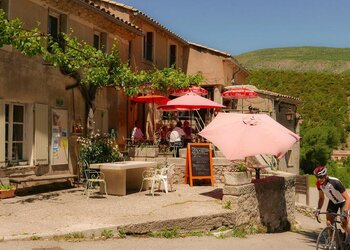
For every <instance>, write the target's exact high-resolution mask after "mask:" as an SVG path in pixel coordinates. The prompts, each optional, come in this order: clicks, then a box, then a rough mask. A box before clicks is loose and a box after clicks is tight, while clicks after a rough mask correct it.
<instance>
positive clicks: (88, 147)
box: [78, 133, 123, 164]
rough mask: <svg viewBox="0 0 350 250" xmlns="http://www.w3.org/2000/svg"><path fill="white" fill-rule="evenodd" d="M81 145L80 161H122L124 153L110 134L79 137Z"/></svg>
mask: <svg viewBox="0 0 350 250" xmlns="http://www.w3.org/2000/svg"><path fill="white" fill-rule="evenodd" d="M78 142H79V145H80V148H79V156H78V161H79V162H80V163H84V161H86V162H87V163H89V164H90V163H100V162H116V161H122V160H123V155H122V154H121V153H120V151H119V149H118V145H116V144H115V143H114V140H113V138H111V137H110V136H109V135H108V134H104V135H100V134H99V133H96V134H91V135H90V136H88V137H79V138H78Z"/></svg>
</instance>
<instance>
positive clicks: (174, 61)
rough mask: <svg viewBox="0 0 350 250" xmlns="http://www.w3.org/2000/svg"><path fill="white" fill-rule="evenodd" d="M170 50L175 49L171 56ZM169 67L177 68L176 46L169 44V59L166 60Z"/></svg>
mask: <svg viewBox="0 0 350 250" xmlns="http://www.w3.org/2000/svg"><path fill="white" fill-rule="evenodd" d="M172 48H175V53H174V54H172ZM168 64H169V67H172V66H174V67H175V68H176V66H177V45H176V44H170V45H169V59H168Z"/></svg>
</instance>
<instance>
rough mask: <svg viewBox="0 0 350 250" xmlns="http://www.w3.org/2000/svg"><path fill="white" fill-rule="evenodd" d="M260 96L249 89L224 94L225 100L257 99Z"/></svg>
mask: <svg viewBox="0 0 350 250" xmlns="http://www.w3.org/2000/svg"><path fill="white" fill-rule="evenodd" d="M256 97H258V94H257V93H256V92H254V91H253V90H250V89H247V88H234V89H230V90H227V91H225V92H224V93H222V98H224V99H249V98H256Z"/></svg>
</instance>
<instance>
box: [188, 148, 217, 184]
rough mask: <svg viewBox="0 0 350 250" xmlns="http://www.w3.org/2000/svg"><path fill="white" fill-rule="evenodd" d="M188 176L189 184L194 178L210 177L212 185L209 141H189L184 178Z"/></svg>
mask: <svg viewBox="0 0 350 250" xmlns="http://www.w3.org/2000/svg"><path fill="white" fill-rule="evenodd" d="M188 176H189V178H190V185H191V186H192V185H193V180H194V179H200V180H202V179H210V180H211V184H212V186H214V177H213V163H212V153H211V147H210V144H209V143H189V144H188V145H187V158H186V173H185V179H186V182H187V178H188Z"/></svg>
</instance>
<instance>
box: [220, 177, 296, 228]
mask: <svg viewBox="0 0 350 250" xmlns="http://www.w3.org/2000/svg"><path fill="white" fill-rule="evenodd" d="M230 175H231V174H225V186H224V189H223V206H224V207H230V208H231V209H232V210H233V211H234V212H235V213H236V214H237V216H235V218H236V221H235V223H234V225H235V226H263V227H265V228H266V230H267V232H280V231H285V230H289V229H290V227H291V225H292V224H295V214H294V211H295V176H294V175H291V174H286V173H278V174H277V175H275V176H270V177H266V178H264V179H258V180H254V183H247V184H239V185H237V184H236V182H234V180H233V179H232V178H230V177H229V176H230ZM238 215H239V216H238Z"/></svg>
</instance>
